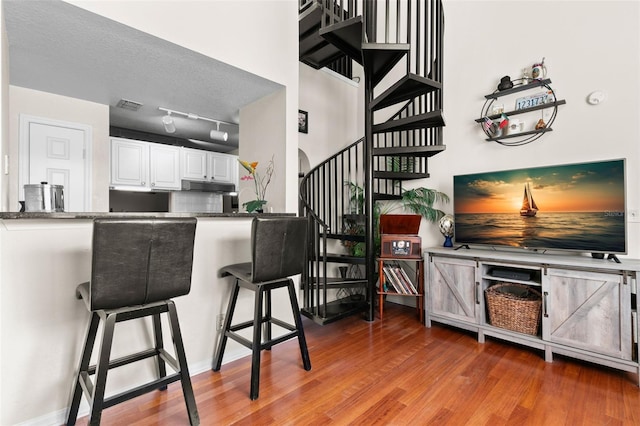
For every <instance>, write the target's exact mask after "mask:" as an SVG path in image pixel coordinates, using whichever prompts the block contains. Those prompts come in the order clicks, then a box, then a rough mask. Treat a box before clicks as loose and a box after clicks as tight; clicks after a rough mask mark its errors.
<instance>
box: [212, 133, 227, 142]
mask: <svg viewBox="0 0 640 426" xmlns="http://www.w3.org/2000/svg"><path fill="white" fill-rule="evenodd" d="M209 137H210V138H211V139H213V140H216V141H222V142H226V141H227V139H229V133H227V132H221V131H220V130H212V131H211V132H210V133H209Z"/></svg>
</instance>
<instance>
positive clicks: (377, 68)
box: [362, 43, 411, 87]
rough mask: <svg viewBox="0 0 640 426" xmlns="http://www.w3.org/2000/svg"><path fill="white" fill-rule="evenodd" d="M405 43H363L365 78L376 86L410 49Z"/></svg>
mask: <svg viewBox="0 0 640 426" xmlns="http://www.w3.org/2000/svg"><path fill="white" fill-rule="evenodd" d="M410 47H411V46H410V45H409V44H406V43H363V44H362V58H363V64H362V65H363V66H364V68H365V72H366V73H367V78H369V79H370V80H371V84H372V86H374V87H375V86H376V85H377V84H378V83H380V81H381V80H382V79H383V78H384V76H385V75H387V73H388V72H389V71H391V69H392V68H393V67H394V66H395V65H396V64H397V63H398V61H400V59H402V58H403V57H404V56H405V55H406V54H407V53H408V52H409V49H410Z"/></svg>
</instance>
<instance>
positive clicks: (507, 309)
mask: <svg viewBox="0 0 640 426" xmlns="http://www.w3.org/2000/svg"><path fill="white" fill-rule="evenodd" d="M485 295H486V297H487V307H488V309H489V321H490V323H491V325H493V326H495V327H501V328H506V329H507V330H513V331H517V332H519V333H524V334H532V335H534V336H535V335H537V334H538V326H539V324H540V307H541V305H542V295H541V294H540V292H539V291H537V290H536V289H534V288H532V287H531V286H527V285H524V284H516V283H498V284H496V285H494V286H491V287H489V288H488V289H487V290H485Z"/></svg>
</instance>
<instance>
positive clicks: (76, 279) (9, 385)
mask: <svg viewBox="0 0 640 426" xmlns="http://www.w3.org/2000/svg"><path fill="white" fill-rule="evenodd" d="M263 215H264V216H278V215H280V216H281V215H282V214H269V213H266V214H263ZM286 215H287V216H288V215H291V214H286ZM183 216H194V217H196V218H197V220H198V224H197V228H196V237H195V247H194V261H193V274H192V285H191V292H190V293H189V294H188V295H185V296H182V297H178V298H176V299H174V300H175V303H176V306H177V310H178V316H179V319H180V326H181V329H182V333H183V339H184V346H185V351H186V356H187V360H188V363H189V370H190V373H191V374H192V375H195V374H198V373H202V372H205V371H208V370H209V369H210V368H211V363H212V360H213V354H214V351H215V347H216V345H217V342H218V334H219V332H218V331H217V330H216V323H217V317H218V315H219V314H224V313H225V308H226V304H227V300H228V297H229V291H230V289H231V284H232V283H231V282H230V280H231V279H230V278H220V277H219V276H218V271H219V270H220V269H221V268H222V267H223V266H225V265H228V264H232V263H238V262H248V261H250V260H251V258H250V253H251V252H250V245H251V244H250V232H251V219H252V218H253V217H254V216H256V215H255V214H248V213H230V214H225V213H223V214H182V213H12V212H6V213H0V289H1V293H0V327H1V341H0V345H1V346H0V370H1V371H2V380H1V387H2V388H1V394H0V395H1V396H0V398H1V401H0V403H1V404H2V405H1V407H2V410H1V414H0V424H3V425H5V424H6V425H8V424H12V425H13V424H22V423H24V424H27V423H28V424H43V425H45V424H46V425H49V424H63V423H64V422H65V416H66V413H67V407H68V405H69V402H70V393H71V389H72V385H73V378H74V370H75V368H76V367H77V364H78V360H79V357H80V351H81V346H82V344H83V339H84V334H85V332H86V328H87V326H88V323H89V312H88V311H87V309H86V307H85V304H84V302H83V301H81V300H78V299H76V297H75V288H76V286H77V285H78V284H80V283H82V282H86V281H88V280H89V277H90V271H91V237H92V223H93V222H92V220H93V219H94V218H96V217H183ZM278 291H279V290H277V291H276V292H275V293H274V311H275V312H274V314H278V315H281V316H282V318H283V319H287V317H290V316H291V311H290V308H289V305H288V297H287V296H286V295H285V294H284V293H283V295H282V297H279V296H280V295H279V293H278ZM252 296H253V295H252V294H251V292H246V293H245V292H241V293H240V297H239V300H238V309H236V316H235V317H234V320H240V321H242V320H249V319H251V318H252V313H253V297H252ZM289 319H291V318H289ZM165 320H166V319H165V318H163V321H165ZM140 321H145V319H141V320H135V321H130V324H127V323H123V324H121V325H120V324H119V325H118V326H117V327H116V331H115V339H114V344H113V349H112V355H113V357H114V358H115V357H119V356H123V355H126V354H128V353H130V352H131V350H137V349H142V348H148V347H151V346H149V345H151V344H152V336H151V335H150V333H149V328H146V327H143V325H144V324H143V323H141V322H140ZM164 328H165V329H167V330H168V328H167V327H164ZM250 331H251V330H249V332H250ZM165 342H167V343H169V342H171V337H170V336H169V335H167V336H165ZM169 346H170V345H169ZM172 349H173V348H172V347H171V352H173V350H172ZM94 352H96V351H94ZM248 354H249V351H248V349H246V348H245V347H243V346H241V345H239V344H237V343H236V342H232V341H230V342H229V343H228V346H227V350H226V352H225V358H224V360H223V362H224V363H227V362H229V361H232V360H234V359H237V358H240V357H242V356H245V355H248ZM94 356H95V353H94ZM94 361H95V360H94ZM216 374H223V373H216ZM154 376H155V362H154V361H152V360H149V361H145V362H139V363H135V364H133V366H131V365H130V366H124V367H121V368H117V369H115V370H111V371H110V372H109V378H108V381H107V395H109V394H113V393H116V392H118V391H119V390H121V389H124V388H130V387H132V385H133V386H135V385H139V384H142V383H143V382H144V381H146V380H148V379H150V378H153V377H154ZM246 383H247V392H248V386H249V378H248V377H247V382H246ZM173 386H179V385H176V384H174V385H173ZM245 396H246V395H243V397H245ZM196 398H197V390H196ZM249 402H250V401H249V399H248V397H247V403H249ZM87 413H88V405H87V403H86V401H84V399H83V402H82V405H81V406H80V415H81V416H82V415H85V414H87ZM107 413H108V410H107V411H105V415H108V414H107Z"/></svg>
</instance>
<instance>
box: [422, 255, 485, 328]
mask: <svg viewBox="0 0 640 426" xmlns="http://www.w3.org/2000/svg"><path fill="white" fill-rule="evenodd" d="M476 269H477V268H476V262H475V261H472V260H466V259H449V258H443V257H437V256H436V257H432V258H431V262H430V263H429V282H428V286H429V288H428V291H429V293H428V298H429V302H428V304H429V306H428V309H429V311H430V314H431V315H440V316H443V317H448V318H452V319H456V320H462V321H465V322H469V323H474V324H476V323H478V322H479V314H480V306H481V305H480V303H481V298H480V295H479V294H478V292H479V291H480V290H479V288H478V287H479V285H478V284H477V279H476Z"/></svg>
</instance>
